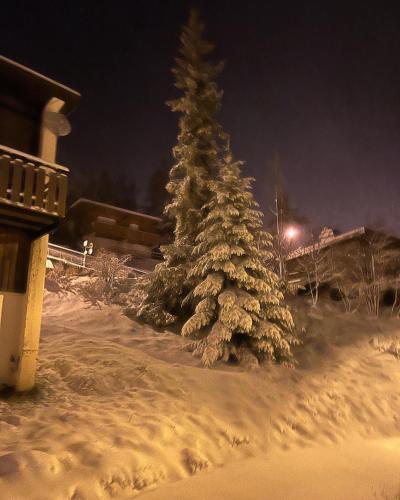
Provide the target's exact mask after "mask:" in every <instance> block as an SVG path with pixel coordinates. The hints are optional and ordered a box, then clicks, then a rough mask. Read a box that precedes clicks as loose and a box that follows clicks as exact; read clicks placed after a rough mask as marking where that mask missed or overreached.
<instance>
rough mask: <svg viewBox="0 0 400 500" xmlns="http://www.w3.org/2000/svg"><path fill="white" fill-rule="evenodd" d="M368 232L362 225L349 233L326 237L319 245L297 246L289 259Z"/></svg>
mask: <svg viewBox="0 0 400 500" xmlns="http://www.w3.org/2000/svg"><path fill="white" fill-rule="evenodd" d="M366 232H367V228H366V227H364V226H362V227H358V228H357V229H353V230H351V231H348V232H347V233H343V234H339V235H338V236H333V237H332V238H326V239H324V240H323V241H321V242H320V243H317V245H309V246H307V247H300V248H297V249H296V250H294V251H293V252H291V253H290V254H289V255H288V257H287V260H292V259H297V258H298V257H301V256H302V255H307V254H309V253H310V252H312V250H313V249H314V250H315V248H317V249H320V248H326V247H329V246H331V245H336V244H337V243H340V242H342V241H346V240H351V239H353V238H357V237H359V236H363V235H365V234H366Z"/></svg>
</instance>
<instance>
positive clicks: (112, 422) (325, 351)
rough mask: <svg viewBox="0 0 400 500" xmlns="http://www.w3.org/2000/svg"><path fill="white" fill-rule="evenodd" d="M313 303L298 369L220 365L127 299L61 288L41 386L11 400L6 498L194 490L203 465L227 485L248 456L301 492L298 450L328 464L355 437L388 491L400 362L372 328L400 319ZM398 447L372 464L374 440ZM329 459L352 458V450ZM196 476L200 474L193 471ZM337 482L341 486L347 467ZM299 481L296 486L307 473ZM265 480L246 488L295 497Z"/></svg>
mask: <svg viewBox="0 0 400 500" xmlns="http://www.w3.org/2000/svg"><path fill="white" fill-rule="evenodd" d="M302 316H303V321H304V322H305V323H306V326H307V330H308V333H307V334H306V338H305V344H304V346H302V347H301V348H299V353H298V355H299V361H300V364H299V367H298V368H297V369H296V370H291V369H288V368H284V367H280V366H271V365H266V366H263V367H262V368H261V369H259V370H257V371H254V372H246V371H244V370H242V369H240V368H238V367H236V366H224V365H218V366H217V368H216V369H212V370H206V369H203V368H201V366H200V365H199V362H198V361H197V360H195V359H194V358H192V356H191V355H190V354H189V353H187V352H184V351H183V350H182V349H181V347H182V344H183V343H184V342H185V341H184V339H182V338H181V337H179V336H177V335H174V334H173V333H168V332H163V333H158V332H155V331H153V330H152V329H150V328H149V327H146V326H142V325H140V324H138V323H135V322H133V321H131V320H129V319H127V318H126V317H124V316H123V315H122V314H121V313H120V311H119V309H118V308H117V307H109V306H103V307H93V306H91V305H89V304H87V303H85V302H84V301H83V300H82V299H81V298H80V297H79V296H78V295H73V294H70V293H69V294H66V295H59V294H56V293H50V292H47V293H46V296H45V308H44V319H43V334H42V341H41V352H40V369H39V375H38V387H37V390H36V391H35V392H34V393H33V394H31V395H29V396H18V397H16V396H12V397H10V398H9V399H6V400H0V433H1V434H0V435H1V440H0V498H12V499H25V498H26V499H32V500H36V499H37V500H39V499H40V500H50V499H51V500H57V499H60V500H61V499H74V500H78V499H100V498H110V497H114V498H121V499H124V498H132V497H133V496H135V495H137V494H140V495H142V496H143V498H146V497H147V496H148V498H149V500H150V498H152V495H157V491H155V492H154V493H152V492H151V493H148V492H146V490H147V489H148V488H155V487H157V486H159V485H161V487H160V490H159V494H161V493H162V492H163V491H164V490H163V488H169V489H168V490H165V491H168V496H167V497H166V496H164V497H163V496H154V498H191V497H190V496H183V497H182V496H180V495H181V494H180V493H179V491H183V492H188V491H189V490H186V487H185V484H192V483H193V481H195V483H196V482H197V483H196V484H201V481H202V480H203V479H202V478H204V485H208V489H209V490H212V489H213V481H214V479H213V478H215V477H216V479H215V484H222V485H223V484H224V481H228V480H229V478H230V477H236V476H237V474H235V472H234V471H235V470H236V471H238V470H239V469H241V468H243V467H244V469H243V470H245V468H246V467H250V468H251V470H253V472H254V474H255V477H257V470H258V471H259V477H264V478H265V477H268V475H267V474H266V473H264V472H263V471H264V470H265V467H264V468H263V465H262V464H263V463H265V462H264V461H265V460H267V461H269V462H268V463H270V464H271V466H270V468H269V469H268V470H269V471H275V473H274V474H273V476H274V477H275V482H274V483H273V484H275V485H276V484H280V483H279V482H277V480H276V476H277V475H278V474H279V471H281V473H282V491H284V488H286V490H285V491H288V489H287V488H289V489H290V484H289V486H288V484H287V483H288V479H287V474H286V473H285V468H286V466H285V463H286V464H287V467H288V468H289V469H290V467H292V469H293V463H295V462H296V457H298V455H297V454H298V453H302V452H303V453H306V454H307V453H308V455H307V456H308V458H304V463H308V464H312V463H316V464H317V463H318V462H319V457H321V463H322V462H323V455H324V453H328V455H329V453H330V454H332V453H334V452H332V451H329V450H334V449H339V450H340V449H341V448H340V447H341V446H350V445H349V443H355V444H354V446H353V447H352V449H351V450H352V451H349V453H350V455H351V453H353V454H354V456H357V454H358V455H362V458H363V459H362V460H361V459H360V461H359V464H360V465H359V466H355V468H354V474H355V475H356V476H357V477H358V478H359V479H360V478H361V482H364V483H366V484H368V491H369V489H371V498H380V497H379V496H376V495H375V496H372V495H373V487H374V486H373V484H372V483H376V490H379V491H381V490H380V488H381V484H380V483H381V481H384V482H385V485H384V488H389V490H390V492H392V491H394V488H395V487H396V486H397V485H396V477H397V478H398V484H399V485H400V461H398V460H397V457H398V456H399V454H398V451H397V450H398V447H399V445H398V438H399V437H400V361H398V360H396V359H395V358H394V357H393V356H391V355H389V354H384V353H382V352H379V351H378V350H376V349H375V348H374V346H373V344H372V343H371V342H370V340H371V339H372V338H375V339H377V340H378V341H379V339H385V338H387V337H390V336H393V335H398V333H399V328H400V325H399V323H398V321H396V320H380V321H378V320H365V319H362V318H359V317H357V316H345V315H343V314H342V313H341V312H340V311H338V310H336V309H333V308H332V306H330V307H329V308H328V307H324V308H323V309H322V310H319V311H317V312H314V313H313V314H312V316H311V317H308V318H306V317H305V316H304V313H303V314H302ZM377 440H378V441H377ZM372 441H374V443H378V444H376V445H375V444H373V443H372ZM379 443H380V444H379ZM382 443H383V444H382ZM387 443H389V445H387ZM374 446H375V448H373V447H374ZM337 447H338V448H337ZM371 447H372V448H371ZM388 447H389V448H390V447H391V448H392V449H393V450H395V451H394V452H393V457H396V459H393V468H392V470H390V471H389V470H388V467H389V466H388V467H385V470H386V471H387V474H386V475H385V474H383V473H382V474H380V473H379V471H380V468H379V467H376V468H375V469H374V470H375V471H376V477H373V476H371V463H370V462H368V463H369V465H368V466H367V465H365V461H366V458H365V456H367V455H368V453H367V452H365V451H363V450H372V449H374V450H375V451H374V453H376V456H374V457H373V459H372V457H371V460H374V461H375V460H376V459H378V460H379V456H380V455H379V452H378V451H377V450H378V449H380V450H387V449H388ZM308 448H310V450H309V449H308ZM321 450H324V451H321ZM357 450H360V451H357ZM310 453H311V455H310ZM340 453H341V452H340V451H339V452H338V454H339V455H340ZM396 453H397V455H396ZM351 456H353V455H351ZM390 456H391V455H390ZM390 456H388V454H387V452H386V451H382V457H383V458H382V460H384V461H385V462H384V463H388V464H389V465H390V463H391V458H390ZM274 457H276V461H275V458H274ZM300 457H301V455H300ZM252 460H253V461H255V462H252ZM297 460H300V461H303V459H301V458H297ZM236 461H240V462H238V463H240V464H243V465H241V466H240V467H239V466H236V465H235V463H236ZM243 461H244V462H243ZM353 461H354V460H351V462H353ZM252 463H253V464H254V467H252V465H251V464H252ZM327 463H328V464H329V463H332V464H336V465H332V467H339V469H338V470H339V471H340V470H341V469H340V467H341V462H340V459H339V458H338V457H336V461H335V460H334V459H332V460H331V462H329V460H328V462H327ZM256 464H258V465H256ZM260 464H261V465H260ZM274 464H275V465H274ZM279 464H280V465H279ZM219 466H226V468H225V467H224V469H221V470H219V471H218V470H217V469H218V468H219ZM235 467H236V469H235ZM274 467H275V468H274ZM327 467H328V466H327ZM310 468H311V467H307V469H306V470H308V471H309V476H308V479H307V480H308V481H311V482H312V481H313V480H314V473H313V471H312V470H310ZM328 468H329V467H328ZM224 471H227V474H226V475H225V476H222V477H221V474H222V475H223V472H224ZM230 471H233V472H230ZM218 474H219V476H218ZM216 475H217V476H216ZM189 476H196V477H195V478H191V479H190V480H188V479H186V480H185V478H188V477H189ZM197 476H198V477H197ZM326 476H329V474H328V473H327V474H326ZM218 477H219V478H220V479H218ZM181 480H184V481H181ZM315 480H316V479H315ZM389 480H390V481H391V483H390V484H387V481H389ZM199 481H200V483H199ZM210 481H211V483H210ZM172 482H175V483H174V484H169V485H168V484H167V483H172ZM256 483H257V481H256ZM336 483H338V484H339V487H340V484H341V483H340V474H339V476H338V478H337V479H336ZM336 483H335V484H336ZM233 484H234V482H233ZM240 484H242V486H243V481H241V483H240ZM262 484H264V483H263V482H262V481H260V488H261V486H262ZM326 484H329V482H328V483H326ZM346 484H347V486H348V485H349V484H353V483H349V482H347V483H343V488H344V489H345V488H346ZM182 485H183V487H182ZM292 486H293V491H295V488H296V484H295V481H294V484H293V485H292ZM175 487H176V488H177V489H176V491H175V490H174V488H175ZM171 488H172V490H171ZM179 488H180V489H179ZM254 488H255V486H254V485H253V486H252V490H247V486H246V491H252V492H253V493H252V494H253V497H254V498H257V499H258V498H266V499H268V498H271V499H275V498H277V499H278V498H286V497H285V496H279V491H275V490H274V491H269V492H268V495H267V494H266V495H265V496H254V495H256V494H257V488H256V490H254ZM382 488H383V486H382ZM389 490H388V491H389ZM174 491H175V493H174ZM382 491H383V490H382ZM385 491H386V490H385ZM171 492H172V493H171ZM198 493H199V491H198ZM200 493H201V489H200ZM258 493H260V491H258ZM261 493H262V491H261ZM347 494H348V492H347ZM351 494H353V492H351ZM354 494H356V492H354ZM374 494H375V493H374ZM170 495H172V496H170ZM177 495H179V496H177ZM185 495H186V493H185ZM193 495H195V487H194V490H193ZM363 495H364V493H363ZM253 497H251V496H250V497H247V498H253ZM193 498H196V499H198V498H213V497H210V496H207V497H202V496H193ZM215 498H219V499H221V498H223V497H221V496H220V495H219V496H218V495H217V496H215ZM238 498H239V497H238ZM241 498H243V496H242V497H241ZM288 498H289V497H288ZM290 498H296V497H295V496H294V497H290ZM299 498H306V497H300V496H299ZM308 498H309V499H310V500H312V498H320V497H318V496H316V497H313V496H308ZM338 498H368V497H365V496H362V497H360V496H343V497H338ZM390 498H391V497H390Z"/></svg>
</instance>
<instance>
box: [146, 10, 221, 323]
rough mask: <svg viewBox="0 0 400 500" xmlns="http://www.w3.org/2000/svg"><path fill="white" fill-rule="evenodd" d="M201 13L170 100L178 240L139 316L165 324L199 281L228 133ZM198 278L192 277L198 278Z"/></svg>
mask: <svg viewBox="0 0 400 500" xmlns="http://www.w3.org/2000/svg"><path fill="white" fill-rule="evenodd" d="M203 29H204V27H203V25H202V24H201V23H200V21H199V17H198V13H197V11H195V10H193V11H192V12H191V14H190V17H189V21H188V24H187V25H186V26H184V28H183V32H182V35H181V47H180V57H178V58H177V59H176V64H175V67H174V68H173V70H172V71H173V74H174V76H175V86H176V87H177V88H178V89H179V90H180V91H181V92H182V95H181V96H180V97H179V98H177V99H176V100H173V101H170V102H168V103H167V104H168V105H169V106H170V107H171V109H172V111H173V112H177V113H180V115H181V116H180V119H179V135H178V143H177V145H176V146H175V147H174V149H173V155H174V158H175V165H174V166H173V167H172V169H171V171H170V174H169V183H168V184H167V190H168V192H169V193H170V197H171V201H170V203H169V204H168V205H167V206H166V208H165V214H166V215H167V216H168V217H170V218H171V219H172V220H173V221H174V223H175V231H174V241H173V242H172V243H171V244H169V245H165V246H162V247H161V252H162V254H163V257H164V261H163V262H162V263H161V264H159V265H158V266H157V267H156V269H155V272H154V273H153V275H152V277H151V279H150V282H149V283H148V286H147V287H146V294H145V299H144V301H143V303H142V304H141V307H140V308H139V310H138V315H139V316H140V317H142V318H143V319H144V320H145V321H148V322H151V323H153V324H157V325H165V324H169V323H172V322H173V321H175V319H176V318H177V316H181V315H182V301H183V299H184V297H185V296H186V295H187V293H188V291H189V290H190V287H191V286H193V283H191V282H190V279H189V280H188V271H189V269H190V267H191V263H192V250H193V246H194V244H195V240H196V237H197V235H198V233H199V223H200V221H201V217H202V212H201V208H202V207H203V205H204V204H206V203H207V202H208V201H209V198H210V191H209V181H210V179H211V178H213V177H214V178H215V177H216V174H217V172H218V162H219V157H220V156H221V155H220V151H221V145H222V144H223V141H224V138H225V136H224V133H223V131H222V128H221V126H220V125H219V124H218V123H217V121H216V119H215V116H216V114H217V112H218V111H219V108H220V105H221V98H222V91H221V90H219V89H218V87H217V84H216V83H215V79H216V77H217V76H218V74H219V73H220V72H221V70H222V64H221V63H218V64H214V63H211V62H209V61H208V60H207V59H206V56H207V55H208V54H209V53H210V52H211V50H212V49H213V47H212V45H211V44H210V43H209V42H207V41H205V40H204V39H203ZM193 279H195V277H194V276H192V277H191V281H192V282H193Z"/></svg>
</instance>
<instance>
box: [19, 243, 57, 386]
mask: <svg viewBox="0 0 400 500" xmlns="http://www.w3.org/2000/svg"><path fill="white" fill-rule="evenodd" d="M48 239H49V237H48V236H47V235H45V236H42V237H40V238H38V239H37V240H35V241H33V242H32V245H31V254H30V260H29V270H28V282H27V288H26V298H25V300H26V303H25V317H24V320H23V323H22V328H21V337H20V347H19V362H18V370H17V375H16V384H15V388H16V390H17V391H28V390H30V389H32V388H33V386H34V384H35V373H36V361H37V355H38V350H39V339H40V326H41V320H42V305H43V290H44V279H45V274H46V258H47V245H48Z"/></svg>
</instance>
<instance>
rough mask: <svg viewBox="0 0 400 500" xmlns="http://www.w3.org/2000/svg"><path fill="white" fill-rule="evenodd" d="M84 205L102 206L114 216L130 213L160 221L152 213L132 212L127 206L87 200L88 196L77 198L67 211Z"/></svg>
mask: <svg viewBox="0 0 400 500" xmlns="http://www.w3.org/2000/svg"><path fill="white" fill-rule="evenodd" d="M84 205H88V206H91V207H98V208H102V209H104V211H105V212H107V214H109V215H114V216H118V215H128V216H129V215H132V216H135V217H140V218H144V219H149V220H153V221H155V222H160V221H161V219H160V217H154V216H153V215H148V214H144V213H142V212H134V211H133V210H128V209H127V208H121V207H116V206H115V205H109V204H107V203H102V202H100V201H95V200H89V199H88V198H79V199H78V200H76V201H75V202H74V203H73V204H72V205H71V206H70V207H69V209H68V211H70V210H72V209H73V208H77V207H79V206H84Z"/></svg>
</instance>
